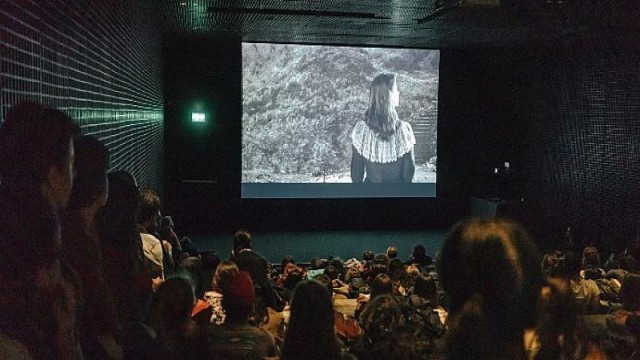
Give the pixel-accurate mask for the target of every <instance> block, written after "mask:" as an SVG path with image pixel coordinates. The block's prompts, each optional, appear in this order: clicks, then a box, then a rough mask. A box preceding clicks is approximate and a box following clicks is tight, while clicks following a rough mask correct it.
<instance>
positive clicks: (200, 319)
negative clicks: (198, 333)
mask: <svg viewBox="0 0 640 360" xmlns="http://www.w3.org/2000/svg"><path fill="white" fill-rule="evenodd" d="M176 274H177V275H179V276H180V277H183V278H185V279H187V280H189V281H190V282H191V286H192V287H193V290H194V294H195V297H196V301H195V305H194V306H193V310H192V311H191V319H192V320H193V321H195V322H196V324H197V325H198V326H199V327H200V328H206V327H207V326H208V325H209V322H210V321H211V316H212V314H213V308H212V307H211V304H210V303H209V302H208V301H207V300H206V299H205V296H204V283H203V281H204V276H203V274H204V268H203V266H202V259H200V258H199V257H196V256H190V257H188V258H186V259H184V260H182V261H181V262H180V264H178V267H177V268H176Z"/></svg>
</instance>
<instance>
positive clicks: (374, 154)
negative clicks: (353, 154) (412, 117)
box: [351, 120, 416, 164]
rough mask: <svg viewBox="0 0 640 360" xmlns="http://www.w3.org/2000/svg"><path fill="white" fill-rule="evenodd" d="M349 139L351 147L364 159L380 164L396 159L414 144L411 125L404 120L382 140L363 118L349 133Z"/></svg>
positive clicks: (414, 139)
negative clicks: (392, 132)
mask: <svg viewBox="0 0 640 360" xmlns="http://www.w3.org/2000/svg"><path fill="white" fill-rule="evenodd" d="M351 140H352V144H353V147H354V148H355V149H356V151H357V152H358V153H359V154H360V155H362V156H363V157H364V158H365V159H367V160H369V161H371V162H374V163H382V164H387V163H391V162H394V161H396V160H398V159H399V158H401V157H402V155H404V154H406V153H408V152H409V151H411V149H412V148H413V145H415V144H416V138H415V136H414V135H413V130H412V129H411V125H410V124H409V123H408V122H405V121H401V122H400V126H398V128H397V129H396V132H395V133H394V134H393V135H391V136H390V137H389V138H388V139H387V140H382V139H381V138H380V137H379V136H378V134H377V133H376V132H375V131H373V130H371V128H370V127H369V125H367V123H365V122H364V120H361V121H358V123H357V124H356V126H355V127H354V128H353V132H352V133H351Z"/></svg>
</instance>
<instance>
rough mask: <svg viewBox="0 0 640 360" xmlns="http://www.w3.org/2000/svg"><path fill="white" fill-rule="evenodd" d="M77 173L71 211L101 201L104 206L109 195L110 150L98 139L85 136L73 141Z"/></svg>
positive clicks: (71, 198) (71, 199) (70, 205)
mask: <svg viewBox="0 0 640 360" xmlns="http://www.w3.org/2000/svg"><path fill="white" fill-rule="evenodd" d="M73 144H74V147H75V162H74V167H75V172H76V176H75V178H74V180H73V189H72V190H71V197H70V199H69V206H68V208H69V210H77V209H82V208H85V207H88V206H89V205H92V204H94V203H95V202H96V201H98V200H100V204H101V205H102V206H104V205H105V204H106V203H107V197H108V193H109V180H108V178H107V171H108V169H109V150H108V149H107V147H106V146H104V145H103V144H102V143H101V142H100V141H99V140H98V139H96V138H94V137H92V136H88V135H84V136H79V137H77V138H75V139H74V140H73Z"/></svg>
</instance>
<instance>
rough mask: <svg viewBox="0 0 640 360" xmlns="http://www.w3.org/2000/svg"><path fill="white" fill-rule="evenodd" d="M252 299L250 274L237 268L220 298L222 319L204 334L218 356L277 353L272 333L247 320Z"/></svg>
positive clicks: (249, 356) (230, 359)
mask: <svg viewBox="0 0 640 360" xmlns="http://www.w3.org/2000/svg"><path fill="white" fill-rule="evenodd" d="M255 301H256V297H255V293H254V286H253V282H252V280H251V276H250V275H249V273H247V272H245V271H240V272H238V273H237V274H236V275H235V276H234V277H233V278H231V279H230V281H229V283H228V284H227V286H226V290H225V292H224V297H223V298H222V307H223V308H224V311H225V314H226V319H225V322H224V324H222V325H213V326H212V327H211V328H210V329H209V331H208V335H207V344H208V347H209V350H210V351H211V353H213V354H215V355H216V357H217V358H220V359H227V360H234V359H243V360H244V359H255V360H261V359H263V358H265V357H269V356H270V357H275V356H278V353H277V349H276V344H275V340H274V338H273V335H271V333H269V332H268V331H266V330H264V329H262V328H259V327H256V326H255V325H253V324H251V323H250V317H251V315H252V313H253V312H254V307H255Z"/></svg>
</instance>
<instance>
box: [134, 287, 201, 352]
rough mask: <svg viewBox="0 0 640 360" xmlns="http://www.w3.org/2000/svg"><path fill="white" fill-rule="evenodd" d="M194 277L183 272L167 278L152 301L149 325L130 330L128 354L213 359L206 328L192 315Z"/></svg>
mask: <svg viewBox="0 0 640 360" xmlns="http://www.w3.org/2000/svg"><path fill="white" fill-rule="evenodd" d="M195 300H196V298H195V295H194V292H193V287H192V285H191V281H190V280H189V279H187V278H183V277H180V276H177V277H172V278H169V279H167V280H166V281H164V282H163V283H162V284H160V286H159V287H158V290H157V291H156V293H155V294H154V296H153V300H152V302H151V311H150V321H149V324H148V325H144V324H138V326H137V327H136V328H135V331H131V330H130V331H129V333H128V335H129V336H128V337H127V339H126V342H127V346H126V349H127V358H130V359H149V360H151V359H167V360H173V359H175V360H178V359H202V360H205V359H211V358H212V354H211V353H209V351H208V350H209V349H208V348H207V347H206V346H204V344H205V341H206V340H205V336H204V335H205V332H203V331H202V329H200V328H199V327H198V326H197V324H196V323H195V322H194V321H193V320H192V319H191V313H192V309H193V307H194V303H195Z"/></svg>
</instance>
